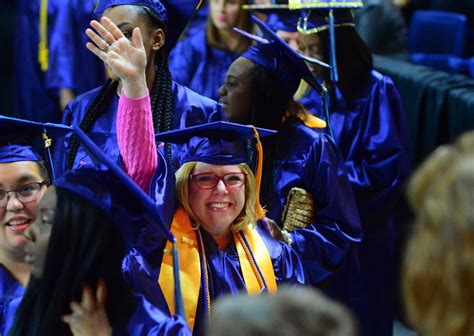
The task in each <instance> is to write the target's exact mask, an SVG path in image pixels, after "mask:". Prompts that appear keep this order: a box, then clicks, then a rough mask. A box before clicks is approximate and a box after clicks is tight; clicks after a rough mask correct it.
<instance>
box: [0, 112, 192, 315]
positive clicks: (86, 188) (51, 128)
mask: <svg viewBox="0 0 474 336" xmlns="http://www.w3.org/2000/svg"><path fill="white" fill-rule="evenodd" d="M19 129H22V130H24V131H25V132H31V133H36V132H38V134H43V133H44V131H46V132H47V133H48V134H50V135H52V136H61V135H65V134H67V133H69V132H74V134H75V135H76V136H77V137H78V138H79V141H81V143H82V145H83V146H84V148H85V149H86V150H87V151H88V152H89V154H90V155H91V156H92V157H94V158H95V159H96V160H97V161H100V162H101V163H103V165H104V166H105V167H107V170H97V169H90V168H81V169H78V170H77V171H71V172H69V173H67V174H66V175H64V176H63V177H62V178H60V179H59V180H57V181H55V183H54V185H55V186H56V187H58V188H63V189H67V190H69V191H71V192H73V193H75V194H77V195H78V196H80V197H82V198H85V199H86V200H87V201H89V202H90V203H91V204H93V205H95V206H96V207H97V208H99V209H101V210H102V211H104V212H105V213H106V214H107V215H108V216H109V218H110V219H111V220H112V221H114V222H115V223H117V224H118V225H119V228H120V229H121V230H122V232H123V234H124V237H126V238H127V241H128V242H134V241H135V240H136V238H137V237H138V231H139V230H137V228H139V227H140V226H139V224H140V223H143V220H144V219H147V220H149V221H150V222H152V223H154V224H156V225H158V227H160V229H161V230H162V231H163V233H164V235H165V237H166V239H168V240H171V241H172V242H173V243H174V244H175V243H176V239H175V238H174V236H173V234H172V233H171V232H170V230H169V227H168V224H169V223H165V222H164V220H163V216H162V214H161V213H160V209H161V208H160V205H158V204H157V203H156V202H155V201H154V200H153V199H152V198H151V197H149V196H148V195H147V194H145V192H144V191H143V190H142V189H141V188H140V187H139V186H138V185H137V184H136V183H135V182H134V181H133V180H132V179H131V178H130V177H129V176H128V175H127V174H125V172H124V171H123V170H122V169H121V168H120V167H119V166H117V165H116V164H115V163H114V162H113V161H112V160H111V159H110V158H109V157H107V156H106V155H105V154H104V153H103V152H102V151H101V149H100V148H99V147H98V146H97V145H96V144H95V143H94V142H93V141H92V140H91V139H89V137H88V136H87V135H86V134H85V133H84V132H83V131H82V130H81V129H80V128H79V127H78V126H74V127H70V126H65V125H60V124H53V123H38V122H31V121H28V120H23V119H16V118H8V117H3V116H0V134H2V135H3V134H4V131H6V130H8V131H11V130H16V131H17V132H18V130H19ZM42 132H43V133H42ZM158 167H159V169H160V170H161V171H160V172H161V177H162V178H163V179H165V178H166V177H167V176H168V173H170V174H172V173H171V172H170V170H169V169H168V167H167V162H166V160H165V158H164V157H163V156H162V155H161V153H159V163H158ZM170 197H171V198H174V195H170ZM177 253H178V252H177V250H176V249H174V251H173V263H174V266H173V267H174V270H175V300H176V312H177V313H178V314H179V315H180V316H182V317H183V318H184V317H185V315H184V307H183V304H182V295H181V286H180V280H179V272H178V271H177V270H179V258H178V256H177Z"/></svg>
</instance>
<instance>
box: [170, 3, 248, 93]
mask: <svg viewBox="0 0 474 336" xmlns="http://www.w3.org/2000/svg"><path fill="white" fill-rule="evenodd" d="M246 2H247V1H243V0H236V1H226V0H218V1H210V2H209V16H208V18H207V23H206V25H205V26H204V27H202V29H199V30H195V32H194V33H193V34H192V35H191V34H189V35H187V37H185V38H184V39H183V40H181V41H179V42H178V43H177V44H176V47H175V48H174V49H173V50H172V52H171V53H170V61H169V64H170V71H171V76H172V78H173V80H175V81H176V82H178V83H180V84H182V85H185V86H187V87H189V88H191V89H192V90H194V91H196V92H198V93H200V94H202V95H204V96H206V97H209V98H212V99H214V100H218V99H219V94H218V89H219V87H220V86H221V84H222V82H223V81H224V77H225V73H226V71H227V69H228V68H229V66H230V65H231V63H232V62H233V61H234V60H235V59H236V58H237V57H239V55H240V54H241V53H242V52H244V51H245V50H247V48H248V47H249V46H250V44H251V41H250V40H248V39H246V38H244V37H243V36H241V35H240V34H238V33H236V32H234V31H232V28H233V27H237V28H240V29H243V30H245V31H251V30H252V29H251V27H252V25H251V22H250V17H249V14H248V12H247V11H245V10H243V9H242V4H244V3H246Z"/></svg>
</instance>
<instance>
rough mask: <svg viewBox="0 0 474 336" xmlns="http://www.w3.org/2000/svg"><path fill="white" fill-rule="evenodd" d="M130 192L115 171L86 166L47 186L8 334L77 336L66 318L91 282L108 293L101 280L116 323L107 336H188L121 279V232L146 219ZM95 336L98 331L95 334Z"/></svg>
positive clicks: (181, 325) (107, 307) (111, 321)
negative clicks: (23, 285)
mask: <svg viewBox="0 0 474 336" xmlns="http://www.w3.org/2000/svg"><path fill="white" fill-rule="evenodd" d="M127 194H129V190H128V189H127V188H125V187H124V186H123V185H122V184H121V183H120V182H118V180H117V179H116V178H114V177H113V176H112V175H111V174H110V173H109V172H107V171H99V170H95V169H87V168H85V169H80V170H77V171H73V172H70V173H68V174H66V175H65V176H64V177H63V178H62V179H60V180H58V181H56V182H55V183H54V187H51V188H49V190H48V191H47V192H46V194H45V196H44V197H43V199H42V201H41V203H40V206H39V213H38V217H37V219H36V221H35V222H34V223H33V224H32V225H31V226H30V227H29V228H28V229H27V231H26V232H25V237H26V239H27V245H26V255H27V257H26V261H27V262H28V263H29V264H31V279H30V281H29V283H28V287H27V289H26V291H25V295H24V297H23V300H22V302H21V305H20V307H19V308H18V310H17V313H16V316H15V320H14V323H13V326H12V328H11V329H10V333H9V335H71V334H72V333H71V331H70V330H69V325H68V324H66V323H64V322H63V320H62V318H63V315H67V314H69V312H70V308H69V307H70V302H71V301H80V297H81V295H82V294H83V293H82V292H83V286H85V285H88V286H90V287H92V288H94V291H95V288H98V287H100V288H101V290H103V289H104V288H103V287H104V286H103V285H101V284H100V282H101V281H103V283H104V284H105V286H106V289H107V292H108V294H107V297H106V299H105V313H106V315H107V319H108V325H109V326H110V330H109V329H107V328H105V330H104V333H103V334H104V335H111V334H114V335H166V334H171V335H176V334H183V335H186V334H189V329H187V327H186V325H185V322H184V321H182V320H181V319H180V318H177V317H176V318H175V317H169V316H166V315H165V314H163V313H162V312H160V311H159V310H158V309H156V308H155V307H153V306H152V305H151V304H150V303H149V302H148V301H147V300H146V299H145V298H144V297H143V296H142V295H136V294H135V293H134V292H133V291H132V289H131V288H130V286H129V285H128V283H127V282H126V280H125V279H124V278H123V276H122V266H123V264H122V262H123V258H124V256H125V254H126V253H127V252H128V251H129V250H128V248H129V247H130V246H129V245H128V244H129V242H126V241H124V239H123V238H122V235H123V233H121V231H120V230H119V227H121V226H123V225H131V224H136V225H138V224H139V223H141V222H142V221H143V220H144V218H143V217H141V215H140V213H138V212H137V209H139V208H138V205H136V202H135V200H134V199H131V198H130V197H123V195H127ZM124 223H125V224H124ZM156 290H157V291H159V288H158V285H157V286H156ZM99 296H100V295H99ZM71 307H72V306H71ZM74 310H75V308H73V311H74ZM69 317H70V316H69ZM65 320H66V321H70V320H69V319H68V318H67V317H66V318H65ZM94 334H100V333H99V331H98V330H97V329H96V330H94ZM101 335H102V334H101Z"/></svg>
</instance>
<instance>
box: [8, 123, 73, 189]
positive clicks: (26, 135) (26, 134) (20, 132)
mask: <svg viewBox="0 0 474 336" xmlns="http://www.w3.org/2000/svg"><path fill="white" fill-rule="evenodd" d="M71 131H72V130H71V129H70V128H69V127H68V126H63V125H58V127H56V126H55V125H54V124H49V123H40V122H34V121H29V120H23V119H17V118H10V117H6V116H2V115H0V163H9V162H18V161H45V162H46V163H48V165H49V168H50V173H51V179H52V180H54V169H53V164H52V158H51V151H50V149H51V146H52V145H53V142H54V141H55V140H56V139H57V138H59V137H62V136H64V135H65V134H67V133H69V132H71Z"/></svg>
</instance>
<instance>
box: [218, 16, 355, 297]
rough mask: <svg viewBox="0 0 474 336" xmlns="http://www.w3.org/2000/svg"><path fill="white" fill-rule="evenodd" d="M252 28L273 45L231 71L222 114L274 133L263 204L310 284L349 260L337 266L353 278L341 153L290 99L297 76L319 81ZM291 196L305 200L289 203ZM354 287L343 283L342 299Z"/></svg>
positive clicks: (350, 217) (349, 197)
mask: <svg viewBox="0 0 474 336" xmlns="http://www.w3.org/2000/svg"><path fill="white" fill-rule="evenodd" d="M257 23H258V25H259V27H260V28H261V30H262V31H263V32H264V34H265V37H266V38H267V40H270V41H273V42H272V43H269V44H260V45H257V46H253V47H251V48H249V50H248V51H247V52H246V53H245V54H243V55H242V57H241V58H239V59H237V60H236V61H235V62H234V63H233V64H232V66H231V67H230V68H229V71H228V72H227V78H226V82H225V83H224V85H223V86H222V87H221V88H220V90H219V92H220V94H221V102H223V106H224V112H225V114H226V117H227V118H229V120H231V121H237V122H239V123H243V124H248V123H255V124H256V125H259V126H262V127H268V128H272V129H277V130H278V135H277V137H276V138H275V139H273V140H270V141H264V146H265V145H266V146H265V153H266V155H267V156H266V158H265V159H264V172H263V186H262V192H261V200H262V204H264V205H265V206H266V208H267V209H268V217H270V218H271V219H273V220H275V221H276V223H277V224H278V226H279V227H281V228H283V229H285V230H286V231H289V235H290V237H291V240H292V247H294V248H295V249H296V250H297V251H298V252H299V254H300V255H301V257H302V261H303V265H304V266H305V268H306V270H307V271H308V273H309V277H310V282H311V283H312V284H313V285H320V284H321V282H322V281H323V280H325V279H328V277H329V276H330V275H331V274H333V273H334V272H336V271H341V270H340V268H341V267H342V265H343V264H344V263H345V262H346V261H347V262H348V264H349V266H344V267H342V268H344V269H347V267H350V270H351V272H354V274H358V265H357V259H356V256H355V255H353V254H352V253H350V255H349V256H347V258H346V255H347V254H348V252H350V251H351V248H353V246H354V245H355V244H357V243H358V242H360V240H361V238H362V230H361V227H360V223H359V217H358V213H357V209H356V206H355V201H354V196H353V194H352V191H351V188H350V185H349V181H348V179H347V176H346V171H345V167H344V164H343V160H342V157H341V154H340V152H339V150H338V149H337V146H336V145H335V143H334V141H333V140H332V138H331V137H330V136H329V135H328V134H327V133H326V131H325V129H324V126H325V124H324V122H322V121H321V120H320V119H318V118H314V117H312V116H310V115H309V114H308V113H307V111H304V110H303V109H302V108H301V106H299V105H298V104H296V103H294V102H292V97H293V94H294V92H295V91H296V89H297V87H298V84H299V82H300V80H301V78H305V79H308V80H312V82H313V85H314V86H315V87H317V83H314V79H311V78H312V75H311V74H310V72H309V70H308V68H307V67H306V65H305V64H304V62H303V61H302V59H301V57H300V56H299V55H297V54H296V53H295V52H294V51H293V50H292V49H291V48H290V47H289V46H288V45H287V44H285V43H284V42H283V41H282V40H281V39H278V38H277V36H276V35H275V34H273V33H272V32H271V31H270V30H269V28H268V27H266V26H265V25H263V24H262V23H260V22H259V21H257ZM231 83H232V85H230V84H231ZM282 119H283V122H282ZM294 193H296V194H298V193H302V194H303V195H302V196H297V197H295V199H294V200H293V201H290V200H289V198H291V196H292V195H293V194H294ZM298 203H300V204H298ZM292 205H294V208H292V209H291V210H288V213H289V214H288V215H287V216H285V212H286V209H287V207H291V206H292ZM300 213H301V214H302V215H303V216H301V217H300V218H292V217H299V216H298V215H297V214H300ZM295 215H296V216H295ZM291 222H293V223H295V224H293V225H291V224H290V223H291ZM354 278H355V279H357V276H355V277H354ZM356 287H357V284H351V283H348V282H347V281H346V282H345V283H344V285H343V286H341V287H340V288H339V294H340V295H339V296H340V297H342V296H347V295H348V294H347V293H346V292H349V293H352V291H353V288H356Z"/></svg>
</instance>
